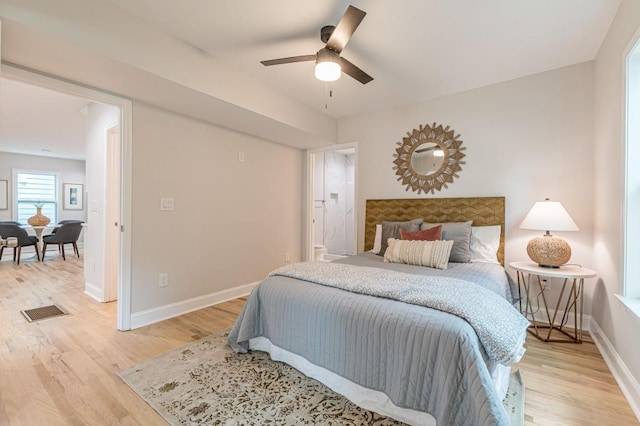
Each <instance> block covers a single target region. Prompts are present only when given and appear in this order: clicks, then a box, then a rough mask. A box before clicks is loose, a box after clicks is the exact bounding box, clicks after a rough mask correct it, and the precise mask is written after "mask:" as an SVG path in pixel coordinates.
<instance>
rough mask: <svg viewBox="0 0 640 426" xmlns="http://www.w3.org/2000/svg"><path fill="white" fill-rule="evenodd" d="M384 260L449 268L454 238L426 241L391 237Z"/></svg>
mask: <svg viewBox="0 0 640 426" xmlns="http://www.w3.org/2000/svg"><path fill="white" fill-rule="evenodd" d="M388 244H389V246H388V247H387V251H385V252H384V261H385V262H391V263H406V264H409V265H418V266H428V267H430V268H437V269H447V263H449V255H450V254H451V247H453V240H449V241H443V240H438V241H424V240H396V239H395V238H389V240H388Z"/></svg>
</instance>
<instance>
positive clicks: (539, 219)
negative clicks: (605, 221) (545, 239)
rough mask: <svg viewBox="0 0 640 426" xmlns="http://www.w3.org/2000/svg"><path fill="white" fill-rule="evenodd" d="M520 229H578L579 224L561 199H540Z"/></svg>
mask: <svg viewBox="0 0 640 426" xmlns="http://www.w3.org/2000/svg"><path fill="white" fill-rule="evenodd" d="M520 229H537V230H541V231H578V230H579V228H578V225H576V223H575V222H574V221H573V219H571V216H569V213H567V211H566V210H565V209H564V207H562V204H560V202H559V201H551V200H549V199H546V200H545V201H538V202H537V203H535V204H534V205H533V207H532V208H531V210H530V211H529V214H527V216H526V217H525V218H524V220H523V221H522V223H521V224H520Z"/></svg>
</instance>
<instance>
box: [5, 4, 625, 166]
mask: <svg viewBox="0 0 640 426" xmlns="http://www.w3.org/2000/svg"><path fill="white" fill-rule="evenodd" d="M95 1H96V2H102V3H103V4H108V5H110V6H111V7H113V6H115V7H116V8H119V9H120V10H121V11H123V12H125V13H128V14H131V15H134V16H136V17H137V18H138V19H141V20H143V21H146V22H147V23H148V24H149V25H150V26H152V27H154V28H156V29H158V30H160V31H162V32H165V33H167V34H169V35H171V36H172V37H174V38H177V39H179V40H181V41H182V42H185V43H187V44H189V45H191V46H193V47H195V48H196V49H197V51H198V52H203V53H204V54H206V55H209V56H210V57H211V58H212V60H213V61H215V62H217V63H219V64H222V65H224V67H226V68H228V69H230V70H236V71H237V72H238V73H239V74H243V75H247V76H249V77H250V78H253V79H254V80H255V81H257V82H260V83H263V84H266V85H268V86H269V87H271V88H273V89H275V90H277V91H279V92H281V93H283V94H284V95H286V96H289V97H291V98H293V99H296V100H298V101H300V102H302V103H304V104H307V105H309V106H310V107H312V108H315V109H317V110H318V111H321V112H323V113H325V114H327V115H328V116H330V117H333V118H335V119H340V118H345V117H350V116H354V115H359V114H366V113H369V112H372V111H379V110H384V109H390V108H396V107H400V106H403V105H410V104H415V103H418V102H422V101H426V100H429V99H433V98H436V97H441V96H446V95H450V94H453V93H458V92H462V91H466V90H470V89H474V88H478V87H483V86H487V85H491V84H495V83H499V82H502V81H507V80H511V79H514V78H519V77H523V76H527V75H532V74H537V73H540V72H544V71H548V70H552V69H557V68H561V67H565V66H569V65H573V64H576V63H581V62H585V61H590V60H592V59H594V58H595V56H596V54H597V52H598V49H599V47H600V45H601V43H602V40H603V39H604V37H605V35H606V33H607V31H608V28H609V27H610V25H611V22H612V20H613V17H614V16H615V13H616V11H617V8H618V6H619V4H620V0H590V1H588V2H585V1H584V0H519V1H513V0H489V1H482V2H480V1H477V0H447V1H444V0H402V1H401V2H390V1H388V0H352V1H342V0H325V1H316V0H298V1H291V0H270V1H264V0H237V1H233V2H231V1H228V0H185V1H182V2H176V1H174V0H95ZM350 4H351V5H353V6H355V7H358V8H360V9H362V10H364V11H365V12H367V15H366V17H365V18H364V20H363V21H362V23H361V24H360V26H359V27H358V29H357V31H356V32H355V34H354V35H353V37H352V39H351V40H350V41H349V43H348V45H347V46H346V48H345V49H344V50H343V52H342V56H344V57H345V58H347V59H349V60H350V61H351V62H353V63H354V64H356V65H357V66H359V67H360V68H362V69H363V70H364V71H366V72H367V73H369V74H370V75H371V76H372V77H374V80H373V81H372V82H370V83H368V84H367V85H361V84H360V83H358V82H356V81H355V80H353V79H352V78H350V77H349V76H346V75H343V76H342V78H341V79H340V80H338V81H336V82H333V83H330V84H328V83H324V82H320V81H318V80H316V79H315V77H314V74H313V67H314V64H313V62H303V63H295V64H286V65H278V66H271V67H265V66H263V65H262V64H260V61H261V60H266V59H274V58H281V57H287V56H296V55H305V54H313V53H315V52H316V51H318V50H319V49H320V48H322V47H323V44H322V42H321V41H320V34H319V33H320V28H321V27H322V26H324V25H335V24H336V23H337V22H338V21H339V20H340V18H341V16H342V14H343V13H344V11H345V10H346V9H347V7H348V6H349V5H350ZM108 28H111V27H108ZM141 34H142V33H141ZM143 42H144V40H141V44H140V45H141V46H142V45H143V44H142V43H143ZM131 43H132V44H134V43H136V40H135V38H133V37H132V38H131ZM120 46H121V45H120ZM121 48H122V49H125V50H126V48H125V47H124V46H122V47H121ZM184 67H185V69H188V70H190V72H192V73H195V74H197V73H198V71H199V70H198V69H193V66H192V68H189V67H190V64H188V63H187V64H184ZM215 78H216V75H215V74H213V75H211V79H215ZM0 83H1V86H0V151H10V152H22V153H32V154H36V155H48V156H57V157H66V158H83V157H84V133H83V132H84V117H83V116H82V114H81V110H82V108H83V106H86V104H87V103H88V102H87V101H86V100H84V99H78V98H73V97H71V96H67V95H63V94H57V93H54V92H51V91H49V90H45V89H40V88H35V87H33V86H28V85H25V84H22V83H18V82H13V81H10V80H6V79H3V80H0ZM221 83H223V84H224V82H221ZM240 90H241V88H240ZM329 92H331V93H332V97H331V98H330V97H329ZM254 96H255V95H254ZM72 142H75V144H74V143H72ZM43 149H44V150H47V149H48V150H50V151H51V152H45V151H43Z"/></svg>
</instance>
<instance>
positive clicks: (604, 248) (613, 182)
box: [593, 0, 640, 408]
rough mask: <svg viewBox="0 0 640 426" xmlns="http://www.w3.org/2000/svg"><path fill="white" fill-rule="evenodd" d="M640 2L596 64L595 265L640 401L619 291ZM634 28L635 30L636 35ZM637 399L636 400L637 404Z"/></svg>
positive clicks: (624, 12)
mask: <svg viewBox="0 0 640 426" xmlns="http://www.w3.org/2000/svg"><path fill="white" fill-rule="evenodd" d="M639 28H640V2H637V1H633V0H624V1H623V2H622V4H621V5H620V9H619V10H618V14H617V16H616V18H615V20H614V22H613V24H612V26H611V28H610V30H609V33H608V35H607V37H606V39H605V41H604V43H603V44H602V47H601V48H600V51H599V52H598V56H597V57H596V61H595V67H594V70H595V72H594V82H595V111H594V119H593V121H594V136H595V154H596V158H597V159H598V161H596V162H595V167H594V176H595V180H594V194H595V197H594V204H593V210H594V244H593V251H594V260H595V262H594V267H595V269H596V270H597V271H598V273H599V280H598V282H597V284H596V290H595V295H594V297H595V300H596V303H594V308H593V317H594V319H595V321H596V322H597V324H598V325H599V326H600V327H601V329H602V331H603V332H604V334H605V335H606V337H607V338H608V340H609V342H610V343H611V345H612V346H613V348H614V349H615V351H616V352H617V355H618V356H619V357H620V360H621V361H622V362H623V363H624V364H625V365H626V368H628V370H629V372H630V373H631V374H632V375H633V377H634V378H635V384H634V386H635V387H636V388H635V392H636V394H635V397H636V398H638V399H636V404H638V403H640V393H638V392H639V391H640V389H639V388H638V387H637V386H638V381H640V356H638V354H640V340H639V339H638V336H640V320H639V319H638V318H636V317H633V316H632V315H631V314H630V313H629V312H627V311H626V310H625V308H624V307H623V305H622V304H621V303H620V301H619V300H618V299H617V298H616V297H615V295H616V294H619V293H620V292H621V291H622V265H623V258H622V256H623V254H622V241H623V238H624V237H623V232H622V211H623V210H622V209H623V205H624V164H625V163H624V143H625V142H624V131H623V129H624V127H623V126H624V114H623V112H624V108H623V106H624V99H625V95H624V79H623V76H624V67H623V65H624V53H625V50H626V49H627V47H628V46H629V45H630V43H632V42H633V41H635V40H637V39H638V37H639V36H640V34H638V33H636V32H637V31H638V30H639ZM634 33H636V34H635V36H634ZM637 407H638V405H636V408H637Z"/></svg>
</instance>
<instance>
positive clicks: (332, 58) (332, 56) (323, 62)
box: [315, 48, 342, 81]
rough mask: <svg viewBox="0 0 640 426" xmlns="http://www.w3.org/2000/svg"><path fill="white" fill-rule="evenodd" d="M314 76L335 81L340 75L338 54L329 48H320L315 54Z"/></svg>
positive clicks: (322, 79) (340, 68)
mask: <svg viewBox="0 0 640 426" xmlns="http://www.w3.org/2000/svg"><path fill="white" fill-rule="evenodd" d="M315 74H316V78H317V79H318V80H321V81H336V80H337V79H339V78H340V76H341V75H342V67H341V66H340V55H339V54H338V53H337V52H335V51H333V50H331V49H326V48H325V49H320V50H319V51H318V54H317V55H316V70H315Z"/></svg>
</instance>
